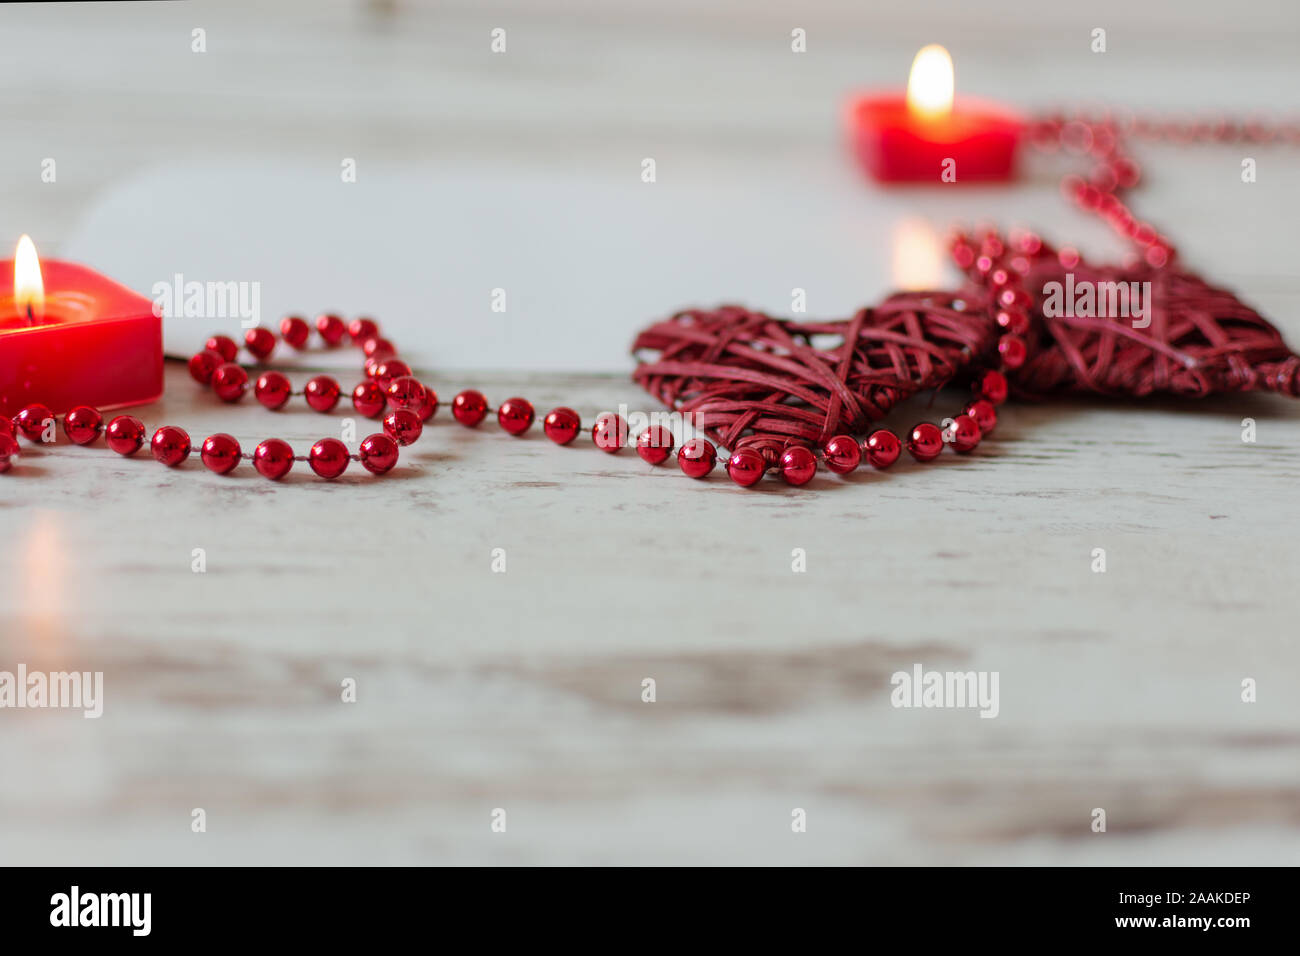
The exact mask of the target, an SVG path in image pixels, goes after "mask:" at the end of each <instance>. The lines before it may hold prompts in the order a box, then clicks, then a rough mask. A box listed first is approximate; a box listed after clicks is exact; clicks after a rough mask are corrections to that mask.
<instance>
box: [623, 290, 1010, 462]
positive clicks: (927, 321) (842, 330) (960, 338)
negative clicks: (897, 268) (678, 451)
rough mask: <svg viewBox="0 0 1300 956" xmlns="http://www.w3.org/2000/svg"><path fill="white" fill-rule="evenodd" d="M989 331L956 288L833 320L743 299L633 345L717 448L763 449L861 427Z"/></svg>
mask: <svg viewBox="0 0 1300 956" xmlns="http://www.w3.org/2000/svg"><path fill="white" fill-rule="evenodd" d="M973 319H975V320H974V321H973ZM996 331H997V330H996V327H995V326H994V325H993V324H992V323H991V322H990V321H988V320H987V319H976V317H974V316H972V315H971V314H969V313H968V312H966V311H965V305H964V303H963V302H962V301H961V300H960V299H958V298H957V297H956V295H955V294H954V293H952V292H913V293H905V294H899V295H895V296H892V297H891V298H889V299H887V300H886V301H885V302H883V303H882V304H881V305H879V306H878V307H876V308H872V309H863V310H861V311H859V312H858V313H857V314H856V315H854V316H853V317H852V318H851V319H847V320H842V321H830V322H796V321H792V320H786V319H776V318H773V317H771V316H768V315H764V314H763V313H760V312H751V311H749V310H747V309H743V308H740V307H738V306H727V307H723V308H720V309H716V310H690V311H686V312H680V313H678V314H677V315H674V316H673V317H672V318H670V319H667V320H665V321H663V322H659V323H657V324H655V325H653V326H651V327H650V328H648V329H645V330H644V331H643V332H641V334H640V335H638V336H637V339H636V342H635V344H634V345H633V350H634V351H636V352H638V353H639V352H641V351H642V350H651V351H655V352H657V353H658V356H657V358H655V359H653V360H650V361H644V362H642V364H640V365H639V366H638V367H637V369H636V371H635V372H634V373H633V378H634V379H635V380H636V381H637V382H639V383H640V384H641V385H642V386H643V387H644V388H645V389H646V390H647V391H648V392H649V393H650V394H651V395H653V396H654V397H655V398H657V399H659V400H660V401H662V402H663V403H664V404H665V405H667V406H668V407H670V408H672V409H674V410H676V411H679V412H682V413H684V414H686V415H689V416H690V420H691V421H692V423H693V424H694V425H695V427H696V428H698V429H700V430H702V431H704V432H705V433H706V434H708V435H709V436H710V437H711V438H713V439H714V440H715V441H717V442H718V443H719V444H721V445H723V446H724V447H726V448H730V449H736V448H738V447H746V446H758V447H759V449H760V450H762V451H764V452H765V453H767V454H768V455H769V456H770V455H772V454H773V453H774V452H778V451H779V450H780V448H782V447H783V446H784V445H786V444H787V443H789V442H790V441H791V440H803V441H809V442H817V443H822V442H825V441H826V440H827V439H828V438H830V437H831V436H833V435H836V434H840V433H849V434H854V433H860V432H863V431H865V430H866V429H867V428H868V427H869V426H870V425H871V423H872V422H875V421H877V420H879V419H881V418H883V417H884V416H885V415H886V414H887V413H888V412H889V410H890V409H891V408H893V407H894V405H896V404H897V403H898V402H900V401H902V400H903V399H905V398H907V397H908V396H910V395H913V394H914V393H916V392H918V391H922V390H928V389H936V388H939V387H941V386H943V385H944V384H946V383H947V382H949V381H951V380H952V379H953V378H954V377H955V376H957V375H958V374H960V373H962V372H963V371H964V370H966V369H967V367H968V366H969V364H970V363H971V361H972V359H973V358H974V357H976V356H979V355H981V354H986V353H987V352H988V351H989V350H990V349H991V348H992V347H993V343H994V340H995V338H996Z"/></svg>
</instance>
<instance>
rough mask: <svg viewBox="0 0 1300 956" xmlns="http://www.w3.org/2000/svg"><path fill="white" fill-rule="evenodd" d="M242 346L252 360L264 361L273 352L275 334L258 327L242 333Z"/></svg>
mask: <svg viewBox="0 0 1300 956" xmlns="http://www.w3.org/2000/svg"><path fill="white" fill-rule="evenodd" d="M244 345H245V346H247V347H248V351H249V352H251V353H252V354H253V357H254V358H259V359H264V358H266V357H267V356H268V355H270V354H271V353H272V352H274V351H275V333H274V332H272V331H271V330H270V329H268V328H265V327H263V326H260V325H259V326H258V327H257V328H255V329H249V330H248V331H247V332H245V333H244Z"/></svg>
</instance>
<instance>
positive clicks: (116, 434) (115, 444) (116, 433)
mask: <svg viewBox="0 0 1300 956" xmlns="http://www.w3.org/2000/svg"><path fill="white" fill-rule="evenodd" d="M104 443H105V444H106V445H108V447H109V448H111V449H113V451H115V452H117V453H118V454H119V455H134V454H135V453H136V452H138V451H139V450H140V446H141V445H143V444H144V422H142V421H140V419H138V418H136V417H135V416H134V415H118V416H117V417H116V418H114V419H113V420H112V421H111V422H109V423H108V428H107V429H106V430H105V431H104Z"/></svg>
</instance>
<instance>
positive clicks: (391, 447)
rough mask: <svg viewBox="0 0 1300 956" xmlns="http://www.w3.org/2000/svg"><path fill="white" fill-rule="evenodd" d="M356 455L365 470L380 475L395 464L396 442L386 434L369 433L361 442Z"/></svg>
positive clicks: (391, 468)
mask: <svg viewBox="0 0 1300 956" xmlns="http://www.w3.org/2000/svg"><path fill="white" fill-rule="evenodd" d="M357 457H359V458H360V459H361V467H363V468H365V469H366V471H368V472H371V473H372V474H376V475H382V474H384V473H385V472H389V471H392V470H393V466H394V465H396V464H397V442H395V441H393V440H392V439H391V438H389V437H388V436H387V435H371V436H370V437H369V438H367V439H365V440H364V441H363V442H362V443H361V449H360V451H358V452H357Z"/></svg>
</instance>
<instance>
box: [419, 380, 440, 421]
mask: <svg viewBox="0 0 1300 956" xmlns="http://www.w3.org/2000/svg"><path fill="white" fill-rule="evenodd" d="M437 411H438V393H437V392H435V391H434V390H433V389H431V388H430V387H429V386H428V385H426V386H424V401H422V402H421V403H420V407H419V408H417V409H416V413H417V414H419V416H420V421H422V422H427V421H428V420H429V419H430V418H432V417H433V416H434V414H435V413H436V412H437Z"/></svg>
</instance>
